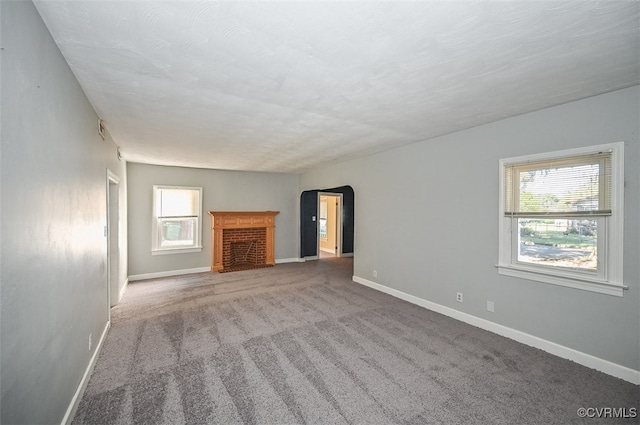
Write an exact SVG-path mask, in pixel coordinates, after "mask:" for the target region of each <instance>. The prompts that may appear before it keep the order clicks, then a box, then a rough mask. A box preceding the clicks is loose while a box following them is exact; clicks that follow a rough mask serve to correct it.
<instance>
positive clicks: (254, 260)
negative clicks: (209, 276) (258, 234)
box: [231, 240, 263, 267]
mask: <svg viewBox="0 0 640 425" xmlns="http://www.w3.org/2000/svg"><path fill="white" fill-rule="evenodd" d="M262 262H263V261H261V259H258V241H257V240H255V241H248V242H232V243H231V267H241V266H255V265H258V264H261V263H262Z"/></svg>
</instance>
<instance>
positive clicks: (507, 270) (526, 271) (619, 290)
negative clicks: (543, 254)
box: [496, 264, 628, 297]
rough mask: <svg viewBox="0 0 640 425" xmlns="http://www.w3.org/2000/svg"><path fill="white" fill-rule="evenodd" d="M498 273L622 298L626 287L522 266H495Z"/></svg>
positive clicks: (585, 277)
mask: <svg viewBox="0 0 640 425" xmlns="http://www.w3.org/2000/svg"><path fill="white" fill-rule="evenodd" d="M496 267H497V269H498V273H499V274H501V275H504V276H511V277H519V278H522V279H529V280H535V281H538V282H544V283H550V284H552V285H559V286H565V287H568V288H575V289H581V290H583V291H589V292H597V293H600V294H607V295H613V296H616V297H622V296H623V291H624V290H625V289H628V287H627V286H625V285H623V284H618V283H611V282H607V281H605V280H602V279H597V278H591V277H589V276H577V275H570V274H568V273H566V274H561V273H553V274H552V273H546V272H545V271H541V270H538V269H532V268H528V267H523V266H513V265H503V264H498V265H496Z"/></svg>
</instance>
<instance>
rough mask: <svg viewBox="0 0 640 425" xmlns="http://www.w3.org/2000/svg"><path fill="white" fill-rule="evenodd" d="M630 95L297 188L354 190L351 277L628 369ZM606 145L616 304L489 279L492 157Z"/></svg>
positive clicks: (639, 354)
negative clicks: (619, 161)
mask: <svg viewBox="0 0 640 425" xmlns="http://www.w3.org/2000/svg"><path fill="white" fill-rule="evenodd" d="M639 99H640V89H639V88H638V87H633V88H629V89H625V90H620V91H617V92H613V93H609V94H605V95H601V96H597V97H592V98H589V99H585V100H581V101H578V102H573V103H570V104H566V105H562V106H558V107H554V108H549V109H545V110H541V111H538V112H534V113H530V114H526V115H521V116H517V117H515V118H510V119H505V120H502V121H499V122H495V123H492V124H488V125H484V126H480V127H476V128H472V129H469V130H466V131H461V132H457V133H454V134H450V135H446V136H442V137H438V138H435V139H432V140H429V141H425V142H420V143H415V144H412V145H409V146H406V147H403V148H399V149H395V150H390V151H387V152H383V153H380V154H376V155H371V156H368V157H365V158H361V159H357V160H353V161H348V162H344V163H340V164H336V165H333V166H327V167H322V168H319V169H317V170H313V171H312V172H308V173H305V174H303V175H301V177H300V189H301V190H306V189H313V188H317V187H333V186H340V185H347V184H348V185H351V186H352V187H353V188H354V191H355V205H356V214H355V234H356V240H355V249H354V256H355V260H354V261H355V262H354V268H355V270H354V274H355V275H356V276H359V277H361V278H364V279H368V280H370V281H374V282H378V283H380V284H383V285H386V286H388V287H391V288H394V289H397V290H400V291H403V292H405V293H408V294H411V295H414V296H417V297H420V298H422V299H425V300H428V301H431V302H435V303H438V304H441V305H444V306H447V307H450V308H453V309H457V310H460V311H463V312H465V313H469V314H472V315H474V316H477V317H480V318H483V319H486V320H489V321H492V322H495V323H499V324H501V325H505V326H508V327H510V328H513V329H517V330H520V331H523V332H526V333H528V334H531V335H535V336H538V337H540V338H543V339H546V340H549V341H553V342H556V343H558V344H561V345H563V346H567V347H570V348H573V349H576V350H579V351H581V352H584V353H588V354H591V355H593V356H596V357H599V358H602V359H605V360H609V361H611V362H614V363H616V364H620V365H622V366H626V367H629V368H632V369H635V370H638V369H640V335H639V334H640V332H639V330H638V329H640V315H639V314H640V313H639V311H640V308H639V306H640V297H639V294H640V284H639V281H640V271H639V270H640V269H639V268H640V261H639V259H640V207H639V203H640V200H639V195H640V190H639V187H640V175H639V168H640V167H638V164H640V142H639V134H638V133H639V122H638V121H639V118H638V117H639V116H640V111H639ZM616 141H625V142H627V143H626V145H625V165H626V167H625V180H626V190H625V245H624V248H625V253H624V280H625V283H626V284H628V285H629V287H630V289H629V290H628V291H625V293H624V297H623V298H619V297H614V296H608V295H601V294H596V293H591V292H585V291H581V290H576V289H571V288H565V287H560V286H554V285H549V284H544V283H541V282H533V281H528V280H524V279H518V278H511V277H507V276H500V275H498V272H497V270H496V268H495V267H494V265H495V264H496V263H497V260H498V258H497V257H498V217H497V214H498V160H499V159H500V158H506V157H512V156H519V155H526V154H533V153H539V152H550V151H556V150H561V149H569V148H576V147H581V146H589V145H597V144H602V143H609V142H616ZM373 269H376V270H377V271H378V277H377V278H373V277H372V270H373ZM457 291H460V292H463V293H464V303H462V304H460V303H457V302H456V301H455V295H456V292H457ZM487 300H492V301H494V302H495V313H489V312H487V311H486V301H487Z"/></svg>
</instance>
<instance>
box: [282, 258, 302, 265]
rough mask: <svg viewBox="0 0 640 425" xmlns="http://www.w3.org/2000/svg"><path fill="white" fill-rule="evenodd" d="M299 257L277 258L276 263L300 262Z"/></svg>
mask: <svg viewBox="0 0 640 425" xmlns="http://www.w3.org/2000/svg"><path fill="white" fill-rule="evenodd" d="M299 262H300V259H299V258H277V259H276V264H284V263H299Z"/></svg>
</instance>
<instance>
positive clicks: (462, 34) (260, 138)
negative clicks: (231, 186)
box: [36, 1, 640, 172]
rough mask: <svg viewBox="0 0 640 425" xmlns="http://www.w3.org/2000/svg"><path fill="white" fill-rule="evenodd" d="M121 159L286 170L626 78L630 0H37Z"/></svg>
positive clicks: (632, 49) (636, 57) (639, 28)
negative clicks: (407, 0)
mask: <svg viewBox="0 0 640 425" xmlns="http://www.w3.org/2000/svg"><path fill="white" fill-rule="evenodd" d="M36 6H37V8H38V10H39V12H40V14H41V15H42V17H43V19H44V21H45V23H46V25H47V26H48V28H49V30H50V31H51V33H52V35H53V38H54V39H55V41H56V43H57V44H58V46H59V47H60V50H61V51H62V53H63V54H64V56H65V58H66V59H67V61H68V62H69V65H70V66H71V69H72V70H73V72H74V73H75V75H76V77H77V78H78V81H79V82H80V84H81V85H82V87H83V89H84V91H85V92H86V94H87V96H88V97H89V100H90V101H91V103H92V104H93V106H94V108H95V109H96V111H97V112H98V114H99V115H100V116H101V117H102V118H103V119H104V120H105V121H106V125H107V128H108V130H109V131H110V132H111V134H112V135H113V137H114V139H115V141H116V143H117V144H118V145H120V147H121V151H122V153H123V156H124V157H125V158H126V159H127V160H129V161H135V162H145V163H155V164H164V165H181V166H193V167H203V168H218V169H233V170H254V171H277V172H302V171H304V170H307V169H310V168H312V167H314V166H317V165H320V164H323V163H326V162H328V161H333V160H340V159H347V158H353V157H357V156H361V155H365V154H369V153H373V152H377V151H381V150H386V149H389V148H392V147H395V146H400V145H403V144H407V143H412V142H416V141H420V140H425V139H429V138H432V137H435V136H438V135H442V134H446V133H451V132H454V131H457V130H461V129H465V128H470V127H473V126H477V125H480V124H484V123H487V122H491V121H495V120H498V119H502V118H506V117H509V116H514V115H518V114H522V113H526V112H530V111H534V110H537V109H541V108H545V107H549V106H552V105H557V104H561V103H565V102H569V101H573V100H576V99H580V98H584V97H588V96H592V95H596V94H600V93H604V92H608V91H612V90H616V89H620V88H624V87H628V86H632V85H636V84H640V14H639V11H640V3H638V2H637V1H623V2H621V1H581V2H576V1H549V2H545V1H528V2H522V1H519V2H486V1H483V2H481V1H464V2H459V1H449V2H444V1H422V2H420V1H413V2H397V1H396V2H382V1H325V2H314V1H289V2H283V1H252V2H231V1H179V2H170V1H37V2H36Z"/></svg>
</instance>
